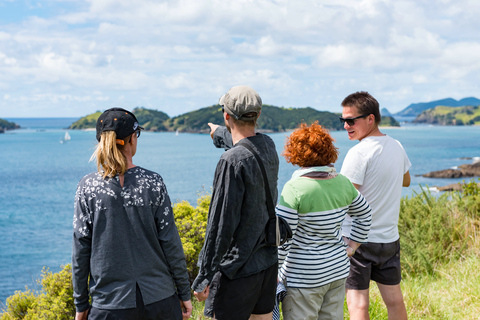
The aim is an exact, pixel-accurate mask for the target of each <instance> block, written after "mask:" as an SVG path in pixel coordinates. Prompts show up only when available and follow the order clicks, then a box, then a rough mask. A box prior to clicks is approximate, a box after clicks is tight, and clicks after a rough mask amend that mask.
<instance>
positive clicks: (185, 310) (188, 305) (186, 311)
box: [180, 300, 193, 319]
mask: <svg viewBox="0 0 480 320" xmlns="http://www.w3.org/2000/svg"><path fill="white" fill-rule="evenodd" d="M180 307H181V308H182V316H183V319H188V318H190V316H191V315H192V310H193V306H192V302H191V301H190V300H187V301H180Z"/></svg>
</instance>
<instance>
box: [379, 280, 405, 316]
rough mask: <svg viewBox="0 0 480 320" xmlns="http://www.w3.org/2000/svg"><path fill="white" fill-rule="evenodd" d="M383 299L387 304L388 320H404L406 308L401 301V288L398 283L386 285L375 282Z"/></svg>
mask: <svg viewBox="0 0 480 320" xmlns="http://www.w3.org/2000/svg"><path fill="white" fill-rule="evenodd" d="M377 286H378V289H379V290H380V294H381V295H382V298H383V301H384V302H385V305H386V306H387V311H388V320H406V319H407V309H406V308H405V303H404V302H403V295H402V289H401V287H400V285H399V284H397V285H393V286H388V285H385V284H380V283H377Z"/></svg>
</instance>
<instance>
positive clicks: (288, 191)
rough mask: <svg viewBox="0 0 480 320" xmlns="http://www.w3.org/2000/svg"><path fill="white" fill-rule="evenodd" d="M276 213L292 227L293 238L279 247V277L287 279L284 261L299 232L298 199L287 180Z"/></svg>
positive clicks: (281, 279)
mask: <svg viewBox="0 0 480 320" xmlns="http://www.w3.org/2000/svg"><path fill="white" fill-rule="evenodd" d="M275 211H276V214H277V216H279V217H282V218H283V219H285V220H286V221H287V222H288V225H289V226H290V228H291V229H292V239H290V240H288V241H287V242H285V243H284V244H283V245H282V246H280V247H278V270H279V271H278V278H279V280H280V281H282V282H283V281H285V279H286V276H287V275H286V273H287V271H286V269H285V266H284V262H285V260H286V259H287V256H288V253H289V251H290V247H291V246H292V242H293V238H295V235H296V233H297V227H298V199H297V197H296V196H295V192H293V190H292V187H291V186H290V185H289V183H288V182H287V183H286V184H285V186H284V187H283V190H282V194H281V195H280V201H279V203H278V205H277V207H276V208H275Z"/></svg>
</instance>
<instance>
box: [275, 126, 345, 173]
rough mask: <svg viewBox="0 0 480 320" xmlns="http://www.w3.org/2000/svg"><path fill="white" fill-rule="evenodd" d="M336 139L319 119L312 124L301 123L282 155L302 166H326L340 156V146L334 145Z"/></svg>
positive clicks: (289, 138)
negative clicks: (320, 123)
mask: <svg viewBox="0 0 480 320" xmlns="http://www.w3.org/2000/svg"><path fill="white" fill-rule="evenodd" d="M334 141H335V139H333V138H332V136H331V135H330V134H329V133H328V130H327V129H325V128H324V127H323V126H321V125H319V124H318V121H315V122H314V123H312V125H310V126H307V124H306V123H301V124H300V126H299V127H298V128H297V129H295V131H293V132H292V134H290V136H289V137H288V139H287V142H286V144H285V150H284V151H283V153H282V155H283V156H284V157H285V159H286V160H287V162H290V163H291V164H293V165H298V166H300V167H315V166H326V165H328V164H331V163H334V162H335V161H337V158H338V148H337V147H335V146H334V145H333V142H334Z"/></svg>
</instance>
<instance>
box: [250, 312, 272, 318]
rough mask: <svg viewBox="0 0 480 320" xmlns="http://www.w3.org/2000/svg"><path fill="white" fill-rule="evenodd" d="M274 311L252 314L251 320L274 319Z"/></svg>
mask: <svg viewBox="0 0 480 320" xmlns="http://www.w3.org/2000/svg"><path fill="white" fill-rule="evenodd" d="M272 317H273V312H270V313H265V314H252V315H250V318H249V320H272Z"/></svg>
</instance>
